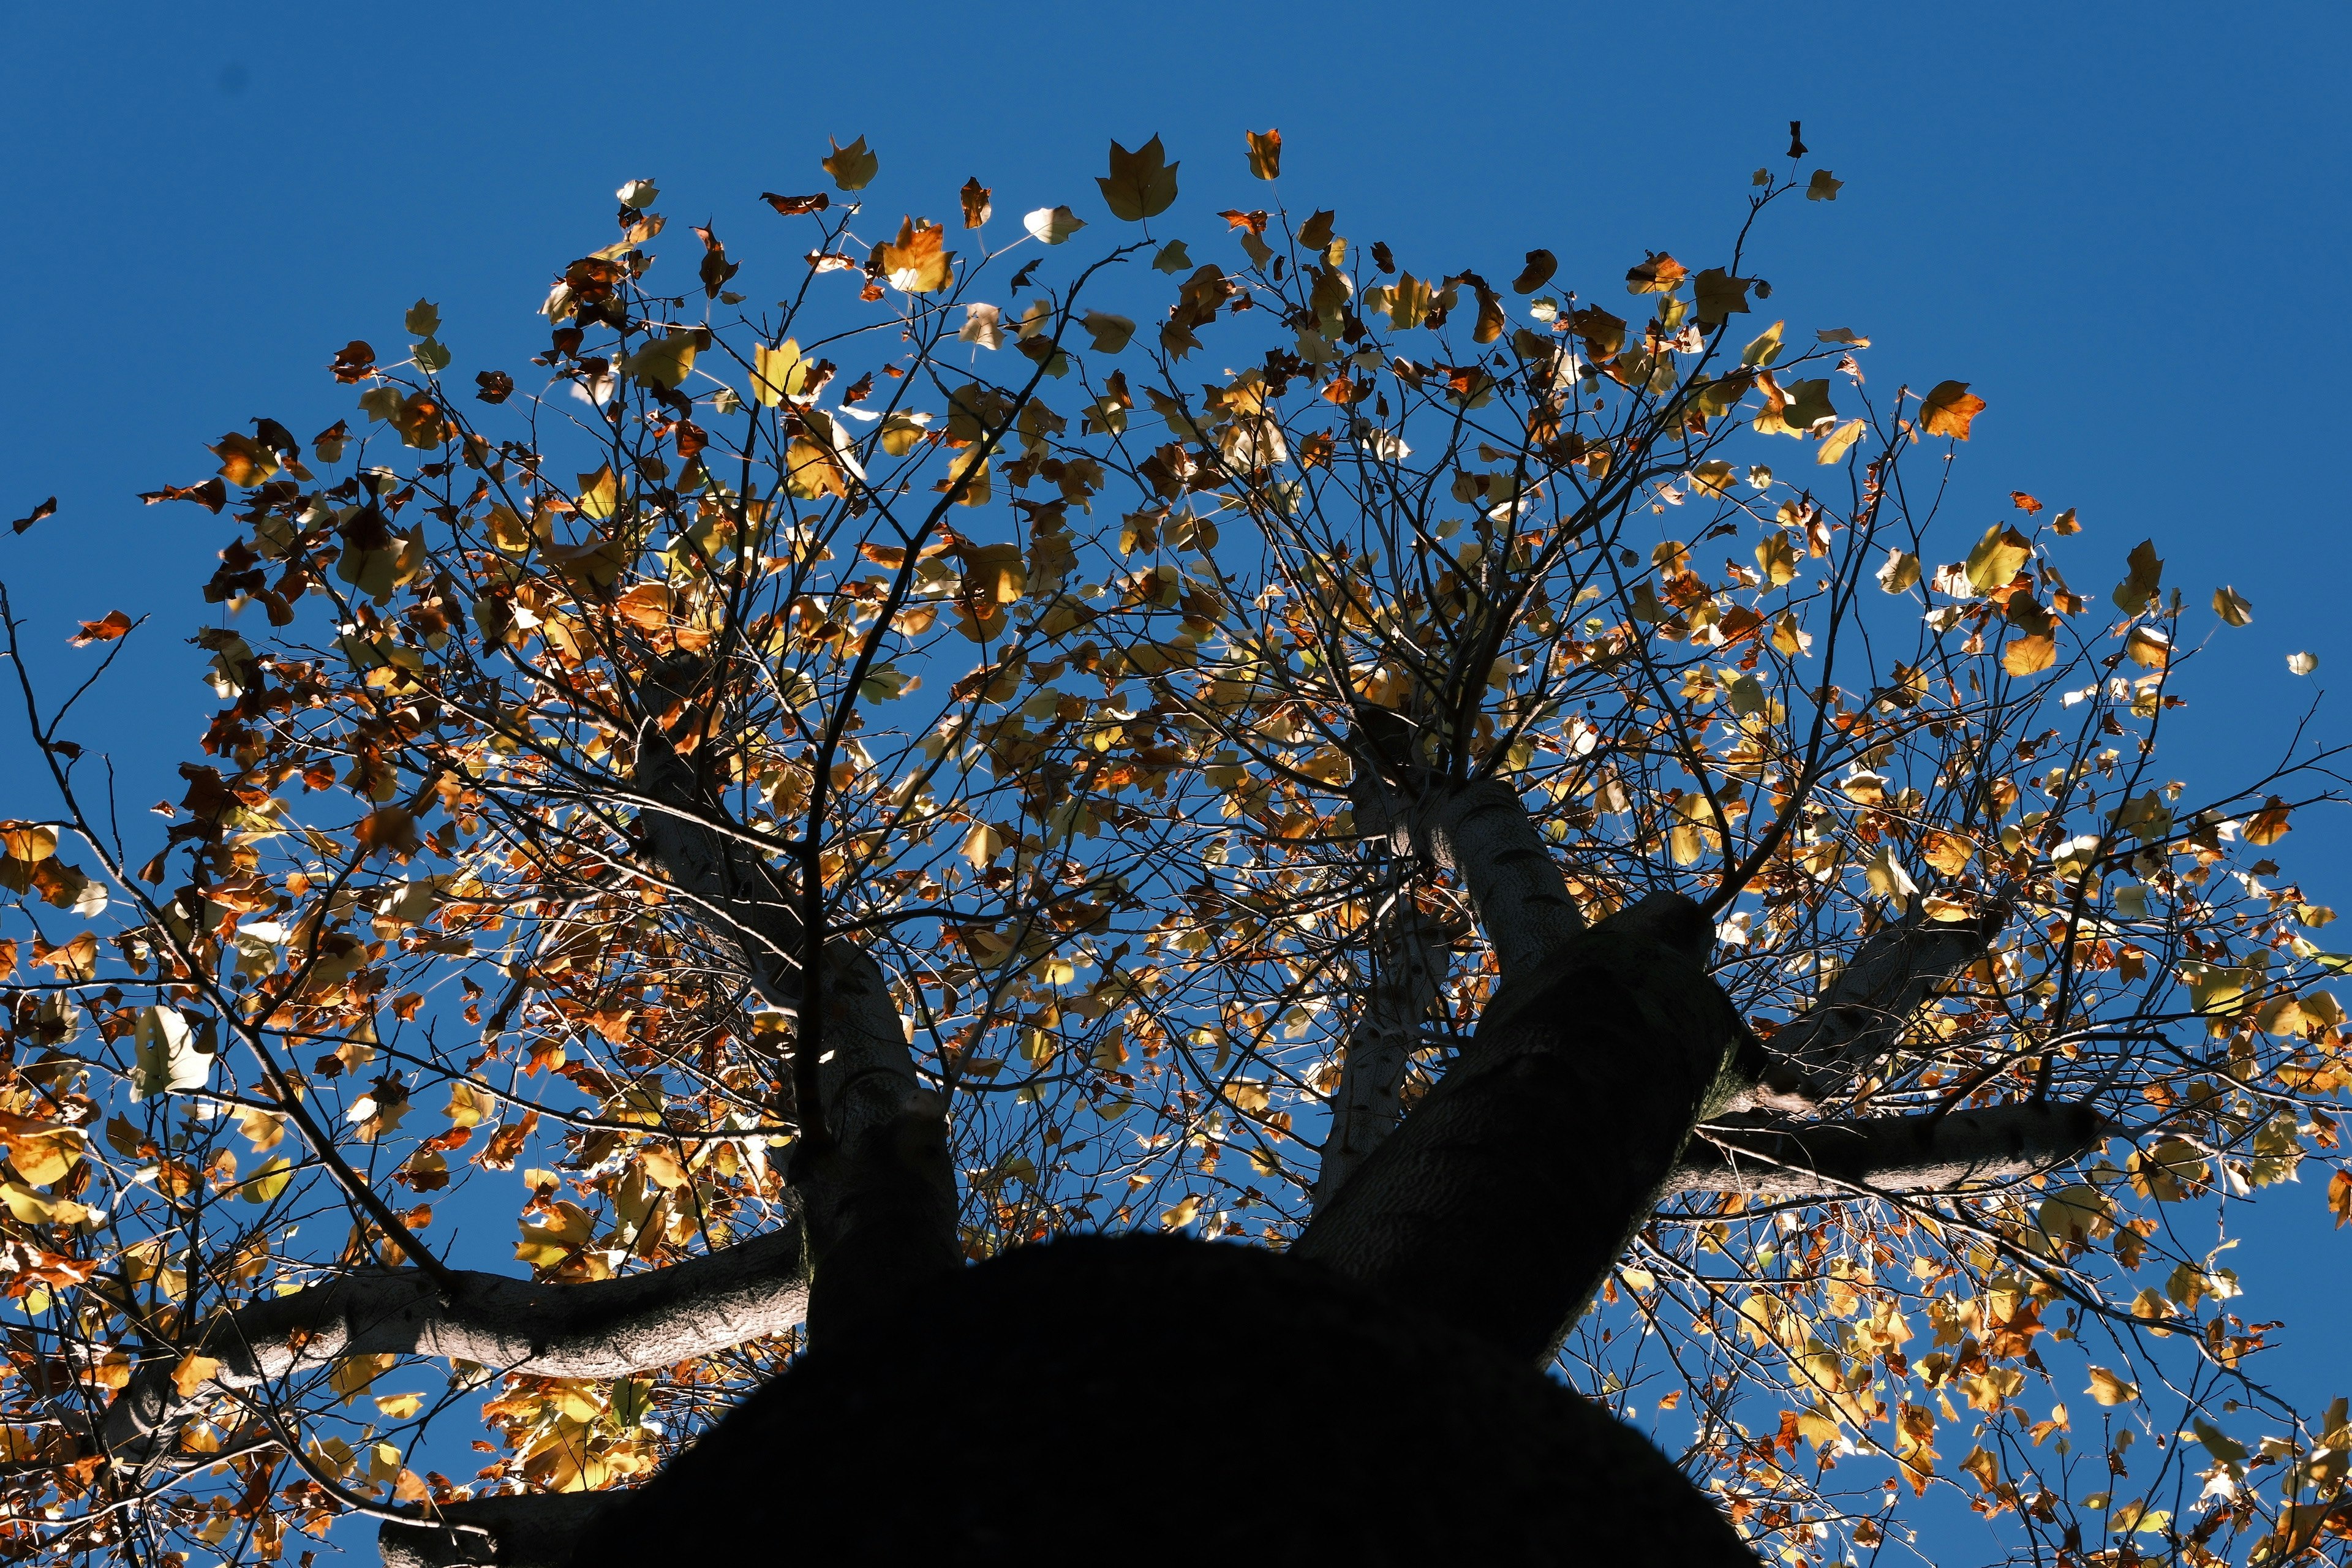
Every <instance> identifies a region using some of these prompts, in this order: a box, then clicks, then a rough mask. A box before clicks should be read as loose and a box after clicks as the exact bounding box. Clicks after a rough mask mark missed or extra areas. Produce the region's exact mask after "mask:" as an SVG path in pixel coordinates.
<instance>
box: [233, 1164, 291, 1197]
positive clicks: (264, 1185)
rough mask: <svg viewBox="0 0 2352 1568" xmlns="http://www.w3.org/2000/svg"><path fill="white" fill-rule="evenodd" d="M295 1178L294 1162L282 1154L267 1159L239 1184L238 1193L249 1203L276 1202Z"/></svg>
mask: <svg viewBox="0 0 2352 1568" xmlns="http://www.w3.org/2000/svg"><path fill="white" fill-rule="evenodd" d="M293 1179H294V1162H292V1161H291V1160H289V1159H288V1158H287V1157H286V1156H285V1155H283V1154H280V1155H278V1156H277V1157H276V1158H275V1159H272V1160H268V1161H265V1162H264V1163H263V1164H262V1166H261V1168H260V1169H259V1170H257V1171H256V1172H254V1173H253V1174H252V1175H250V1176H247V1178H246V1179H245V1180H244V1181H243V1182H241V1183H239V1184H238V1185H237V1195H238V1196H239V1197H241V1198H243V1199H244V1200H245V1201H246V1202H247V1203H249V1204H266V1203H271V1202H274V1201H275V1200H276V1199H277V1197H278V1194H280V1193H282V1192H284V1191H285V1190H286V1186H287V1184H288V1183H289V1182H291V1181H292V1180H293Z"/></svg>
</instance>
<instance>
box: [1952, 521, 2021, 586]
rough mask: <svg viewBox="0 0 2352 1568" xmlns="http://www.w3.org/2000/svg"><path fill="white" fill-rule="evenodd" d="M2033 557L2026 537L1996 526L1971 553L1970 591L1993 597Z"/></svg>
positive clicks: (1969, 565) (2013, 578)
mask: <svg viewBox="0 0 2352 1568" xmlns="http://www.w3.org/2000/svg"><path fill="white" fill-rule="evenodd" d="M2032 555H2033V545H2032V542H2031V541H2029V540H2028V539H2027V538H2026V537H2025V535H2023V534H2021V533H2020V532H2018V531H2017V530H2015V529H2013V528H2010V527H2008V526H2006V525H2004V524H2002V523H1998V522H1997V523H1994V524H1993V525H1992V526H1991V527H1990V528H1988V529H1986V530H1985V533H1984V537H1983V538H1982V539H1979V540H1978V541H1977V542H1976V547H1975V548H1974V549H1972V550H1970V551H1969V559H1968V565H1967V571H1968V578H1969V590H1970V591H1971V592H1973V593H1977V594H1990V593H1991V592H1992V591H1993V590H1994V589H1995V588H1999V587H2001V586H2003V585H2005V584H2009V583H2011V582H2012V581H2014V580H2015V578H2016V576H2017V574H2018V573H2019V572H2020V571H2021V570H2023V569H2024V566H2025V563H2026V562H2027V561H2028V560H2030V559H2032Z"/></svg>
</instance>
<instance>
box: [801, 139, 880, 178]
mask: <svg viewBox="0 0 2352 1568" xmlns="http://www.w3.org/2000/svg"><path fill="white" fill-rule="evenodd" d="M826 140H827V141H831V140H832V138H830V137H828V138H826ZM817 162H818V163H819V164H820V166H822V167H823V168H824V172H825V173H826V174H831V175H832V176H833V183H834V184H836V185H838V186H840V187H841V188H842V189H843V190H845V191H862V190H864V189H865V188H866V184H867V182H869V181H871V180H872V179H873V178H874V175H875V173H876V171H877V170H878V169H880V168H881V166H882V160H881V159H879V158H877V156H875V155H874V154H873V153H869V152H867V151H866V138H865V137H863V136H860V137H859V138H858V139H857V140H856V141H855V142H851V143H850V144H849V145H848V146H846V147H845V146H843V145H842V144H841V143H840V142H834V143H833V152H832V153H830V154H829V155H828V156H826V157H824V158H821V159H819V160H818V161H817Z"/></svg>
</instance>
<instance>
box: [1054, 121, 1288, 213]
mask: <svg viewBox="0 0 2352 1568" xmlns="http://www.w3.org/2000/svg"><path fill="white" fill-rule="evenodd" d="M1275 145H1276V148H1277V149H1279V147H1280V146H1281V141H1280V139H1279V138H1276V142H1275ZM1251 158H1252V162H1253V163H1255V158H1256V153H1255V142H1253V143H1252V153H1251ZM1176 170H1177V165H1176V164H1174V163H1170V162H1169V161H1168V150H1167V149H1166V148H1165V147H1162V146H1161V145H1160V138H1159V137H1157V136H1154V137H1153V138H1152V139H1151V140H1150V141H1149V142H1145V143H1144V144H1143V145H1142V146H1140V147H1138V148H1137V149H1136V150H1135V151H1134V152H1132V153H1130V152H1129V151H1128V150H1127V149H1126V148H1124V147H1122V146H1120V145H1119V144H1118V142H1112V143H1111V144H1110V173H1109V174H1108V175H1107V176H1105V175H1097V177H1096V179H1095V184H1097V185H1099V186H1100V187H1102V195H1103V201H1104V202H1105V203H1106V204H1107V205H1108V206H1109V207H1110V212H1111V216H1113V217H1116V218H1121V219H1124V220H1125V221H1127V222H1129V223H1140V222H1142V221H1143V220H1144V219H1145V218H1148V217H1158V216H1160V214H1161V213H1164V212H1166V211H1167V210H1168V208H1169V206H1170V205H1171V204H1173V203H1174V201H1175V200H1176ZM1259 178H1261V179H1271V178H1273V176H1272V175H1271V174H1262V175H1260V176H1259Z"/></svg>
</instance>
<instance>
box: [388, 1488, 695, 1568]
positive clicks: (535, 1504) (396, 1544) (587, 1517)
mask: <svg viewBox="0 0 2352 1568" xmlns="http://www.w3.org/2000/svg"><path fill="white" fill-rule="evenodd" d="M629 1495H630V1494H628V1493H626V1492H533V1493H530V1494H527V1495H524V1496H521V1497H493V1498H479V1499H476V1500H473V1501H470V1502H455V1503H448V1504H446V1505H444V1506H443V1507H442V1509H441V1510H440V1514H441V1517H440V1519H439V1520H438V1521H436V1522H434V1523H429V1524H428V1523H423V1522H419V1523H416V1524H401V1523H395V1522H394V1521H390V1520H386V1521H384V1524H383V1528H382V1529H380V1530H378V1531H376V1538H375V1542H376V1551H377V1552H378V1554H379V1555H381V1556H382V1557H383V1564H384V1568H565V1565H566V1564H568V1563H571V1562H572V1558H573V1557H574V1556H575V1555H576V1554H577V1553H578V1552H579V1551H580V1548H581V1547H582V1545H583V1543H584V1542H586V1541H588V1540H589V1539H591V1537H590V1535H589V1527H590V1526H591V1525H593V1524H595V1523H596V1522H597V1521H599V1519H601V1518H603V1517H604V1516H607V1515H609V1514H610V1513H611V1512H612V1511H613V1510H614V1508H615V1506H616V1505H618V1504H620V1503H622V1502H624V1501H625V1500H627V1498H628V1497H629ZM646 1568H653V1565H651V1564H648V1565H646Z"/></svg>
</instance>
